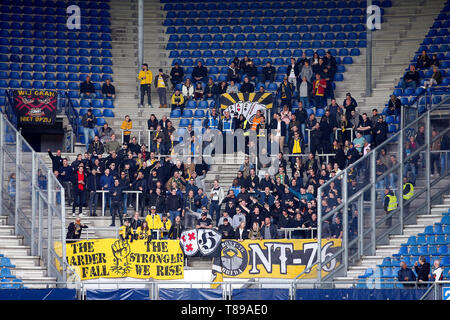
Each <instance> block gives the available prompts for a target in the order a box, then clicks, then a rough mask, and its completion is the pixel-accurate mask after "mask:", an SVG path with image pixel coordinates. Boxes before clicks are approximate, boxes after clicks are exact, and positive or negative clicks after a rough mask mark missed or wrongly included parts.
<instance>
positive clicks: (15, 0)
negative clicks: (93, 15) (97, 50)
mask: <svg viewBox="0 0 450 320" xmlns="http://www.w3.org/2000/svg"><path fill="white" fill-rule="evenodd" d="M71 2H72V3H74V4H76V5H78V6H79V7H80V8H82V9H104V10H109V5H108V4H107V3H106V2H109V1H108V0H106V1H105V0H97V1H96V0H89V1H71ZM1 4H2V5H5V6H8V5H14V6H24V7H43V8H45V10H48V9H49V8H61V9H64V10H65V9H66V8H67V2H66V1H61V0H59V1H53V0H2V1H1ZM45 12H47V11H45Z"/></svg>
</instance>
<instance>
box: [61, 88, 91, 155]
mask: <svg viewBox="0 0 450 320" xmlns="http://www.w3.org/2000/svg"><path fill="white" fill-rule="evenodd" d="M61 100H62V101H61V104H62V106H63V109H64V112H65V114H66V116H67V119H68V120H69V124H70V125H71V126H72V134H71V136H70V137H71V138H70V143H71V147H72V149H71V151H72V152H73V151H74V146H75V142H76V141H80V134H79V122H78V121H79V113H78V111H77V109H75V107H74V106H73V104H72V100H71V99H70V96H69V92H64V96H63V97H61ZM85 139H87V137H85Z"/></svg>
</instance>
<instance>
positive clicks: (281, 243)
mask: <svg viewBox="0 0 450 320" xmlns="http://www.w3.org/2000/svg"><path fill="white" fill-rule="evenodd" d="M340 248H341V239H330V240H322V248H321V250H320V253H319V250H318V245H317V241H316V240H300V239H291V240H289V239H280V240H277V239H274V240H245V241H236V240H223V241H222V252H221V259H220V263H221V269H222V275H223V277H231V278H283V279H293V278H295V277H297V276H298V275H299V274H300V273H302V272H303V271H305V270H307V272H306V273H305V274H303V275H302V276H301V277H300V278H315V277H317V267H316V266H314V267H313V265H314V263H316V262H317V258H318V256H321V257H322V258H321V259H322V261H324V260H325V259H327V258H328V257H330V256H331V255H332V254H334V253H335V252H336V251H338V250H339V249H340ZM340 263H341V261H340V259H333V260H332V261H330V262H329V263H327V264H326V265H323V266H322V275H323V276H325V275H327V274H328V273H329V272H331V271H333V270H334V269H335V268H336V267H337V266H339V265H340ZM219 270H220V269H219ZM216 278H218V279H220V275H218V277H216Z"/></svg>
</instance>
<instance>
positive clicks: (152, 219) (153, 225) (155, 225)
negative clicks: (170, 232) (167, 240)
mask: <svg viewBox="0 0 450 320" xmlns="http://www.w3.org/2000/svg"><path fill="white" fill-rule="evenodd" d="M145 221H146V222H147V225H148V228H149V229H150V230H151V232H152V239H158V232H157V231H156V230H160V229H161V228H162V223H161V218H160V216H159V215H157V214H156V207H155V206H152V207H150V214H148V215H147V216H146V217H145Z"/></svg>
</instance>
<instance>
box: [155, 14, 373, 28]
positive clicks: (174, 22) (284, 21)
mask: <svg viewBox="0 0 450 320" xmlns="http://www.w3.org/2000/svg"><path fill="white" fill-rule="evenodd" d="M364 21H365V17H356V16H353V17H351V18H349V17H340V18H337V17H329V18H326V17H321V18H313V17H310V18H306V19H305V18H295V19H294V18H273V19H271V18H262V19H261V18H252V19H247V18H244V19H237V18H231V19H226V18H220V19H214V18H212V19H208V20H206V19H165V20H164V22H163V26H166V27H169V26H224V25H225V26H226V25H232V26H233V25H234V26H242V25H292V24H297V25H298V24H319V25H321V24H334V23H341V24H359V23H364Z"/></svg>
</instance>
